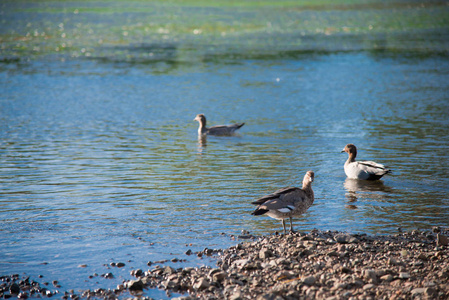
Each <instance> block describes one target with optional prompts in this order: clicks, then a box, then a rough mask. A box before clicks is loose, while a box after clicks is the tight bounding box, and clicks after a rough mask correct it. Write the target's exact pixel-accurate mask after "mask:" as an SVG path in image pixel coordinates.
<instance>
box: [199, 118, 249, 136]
mask: <svg viewBox="0 0 449 300" xmlns="http://www.w3.org/2000/svg"><path fill="white" fill-rule="evenodd" d="M193 120H194V121H198V122H199V123H200V127H199V128H198V134H199V135H232V134H234V133H235V131H236V130H237V129H239V128H240V127H242V126H243V125H245V123H235V124H232V125H217V126H212V127H209V128H207V127H206V116H205V115H204V114H199V115H196V117H195V119H193Z"/></svg>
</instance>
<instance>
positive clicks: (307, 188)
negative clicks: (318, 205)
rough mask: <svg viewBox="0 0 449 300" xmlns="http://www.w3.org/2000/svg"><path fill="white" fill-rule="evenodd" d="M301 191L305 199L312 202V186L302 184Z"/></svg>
mask: <svg viewBox="0 0 449 300" xmlns="http://www.w3.org/2000/svg"><path fill="white" fill-rule="evenodd" d="M302 190H303V191H304V192H305V193H306V195H307V197H308V198H309V199H310V200H312V203H313V200H314V194H313V190H312V184H311V183H303V184H302Z"/></svg>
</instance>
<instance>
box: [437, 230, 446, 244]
mask: <svg viewBox="0 0 449 300" xmlns="http://www.w3.org/2000/svg"><path fill="white" fill-rule="evenodd" d="M447 245H449V238H448V237H447V236H445V235H442V234H441V233H438V234H437V246H447Z"/></svg>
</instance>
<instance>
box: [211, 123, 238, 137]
mask: <svg viewBox="0 0 449 300" xmlns="http://www.w3.org/2000/svg"><path fill="white" fill-rule="evenodd" d="M243 125H245V123H235V124H233V125H217V126H212V127H210V128H208V129H207V133H208V134H212V135H230V134H232V133H234V132H235V131H236V130H237V129H239V128H240V127H242V126H243Z"/></svg>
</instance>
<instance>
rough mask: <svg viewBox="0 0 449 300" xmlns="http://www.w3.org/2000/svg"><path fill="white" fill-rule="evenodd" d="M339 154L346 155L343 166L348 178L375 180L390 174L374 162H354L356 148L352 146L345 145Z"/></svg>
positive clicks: (385, 168) (382, 166) (386, 169)
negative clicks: (346, 158)
mask: <svg viewBox="0 0 449 300" xmlns="http://www.w3.org/2000/svg"><path fill="white" fill-rule="evenodd" d="M341 152H346V153H348V160H347V161H346V162H345V165H344V169H345V173H346V176H348V178H351V179H362V180H377V179H380V178H382V176H384V175H385V174H388V173H391V170H390V169H388V168H387V167H385V166H384V165H382V164H379V163H376V162H374V161H356V160H355V158H356V156H357V148H356V146H354V145H353V144H347V145H346V146H345V148H344V149H343V150H342V151H341Z"/></svg>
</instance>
